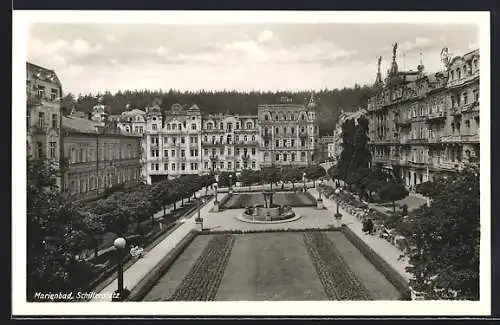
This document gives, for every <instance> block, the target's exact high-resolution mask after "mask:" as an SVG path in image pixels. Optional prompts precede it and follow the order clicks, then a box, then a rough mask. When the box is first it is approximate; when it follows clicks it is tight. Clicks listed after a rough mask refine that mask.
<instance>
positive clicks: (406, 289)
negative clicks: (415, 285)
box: [340, 224, 411, 300]
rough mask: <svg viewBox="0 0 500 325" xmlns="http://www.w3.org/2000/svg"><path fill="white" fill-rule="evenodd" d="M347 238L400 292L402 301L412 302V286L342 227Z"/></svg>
mask: <svg viewBox="0 0 500 325" xmlns="http://www.w3.org/2000/svg"><path fill="white" fill-rule="evenodd" d="M340 230H341V231H342V232H343V233H344V235H345V237H346V238H347V239H348V240H349V241H350V242H351V243H352V244H353V245H354V246H355V247H356V248H357V249H358V250H359V251H360V252H361V253H362V254H363V255H364V256H365V257H366V259H368V261H370V263H372V264H373V266H375V268H376V269H377V270H379V271H380V273H382V274H383V275H384V276H385V277H386V279H387V280H389V282H390V283H391V284H392V285H393V286H394V287H395V288H396V289H397V290H398V291H399V292H400V294H401V297H402V298H401V299H402V300H411V299H409V298H410V297H411V293H410V292H411V290H410V284H409V283H408V281H406V279H405V278H404V277H403V276H402V275H401V274H399V273H398V272H397V271H396V270H395V269H394V268H393V267H392V266H390V265H389V263H387V262H386V261H385V260H384V259H383V258H382V257H381V256H380V255H379V254H378V253H377V252H375V251H374V250H373V249H372V248H371V247H370V246H368V244H366V243H365V242H364V241H363V240H362V239H361V238H359V237H358V236H357V235H356V234H355V233H354V232H353V231H352V230H351V229H350V228H349V227H348V226H346V225H345V224H343V225H342V227H341V229H340Z"/></svg>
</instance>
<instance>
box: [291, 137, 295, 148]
mask: <svg viewBox="0 0 500 325" xmlns="http://www.w3.org/2000/svg"><path fill="white" fill-rule="evenodd" d="M291 146H292V148H293V147H294V146H295V140H294V139H292V140H291Z"/></svg>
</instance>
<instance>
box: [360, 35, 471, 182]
mask: <svg viewBox="0 0 500 325" xmlns="http://www.w3.org/2000/svg"><path fill="white" fill-rule="evenodd" d="M396 50H397V44H395V45H394V48H393V60H392V64H391V68H390V70H389V71H388V74H387V78H386V79H385V81H384V82H383V83H378V86H379V88H380V91H379V92H378V93H377V95H375V96H373V97H372V98H370V99H369V101H368V112H367V118H368V119H369V121H370V135H369V137H370V148H371V151H372V157H373V160H372V162H373V164H380V165H381V166H382V167H383V168H385V169H388V170H392V171H393V173H394V174H395V175H397V176H399V177H401V178H402V179H403V180H404V183H405V184H406V186H408V187H412V186H415V185H417V184H420V183H422V182H426V181H428V180H432V179H433V177H435V176H438V175H442V174H446V173H449V172H454V171H457V170H459V169H461V168H462V167H463V165H464V163H467V162H473V161H474V160H475V159H474V158H479V153H480V150H479V50H474V51H471V52H469V53H466V54H465V55H463V56H455V57H453V58H451V57H450V56H449V55H448V50H447V49H446V48H445V49H443V51H442V61H443V65H444V69H443V71H440V72H437V73H432V74H426V73H424V66H423V64H422V62H421V63H420V65H419V66H418V67H417V71H399V70H398V65H397V62H396ZM379 64H380V61H379ZM379 70H380V68H379ZM377 80H379V77H377Z"/></svg>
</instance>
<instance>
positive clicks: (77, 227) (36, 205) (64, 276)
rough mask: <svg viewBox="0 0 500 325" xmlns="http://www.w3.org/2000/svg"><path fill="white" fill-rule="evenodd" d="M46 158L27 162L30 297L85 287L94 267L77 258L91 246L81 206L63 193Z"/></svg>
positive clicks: (28, 282) (28, 287) (29, 299)
mask: <svg viewBox="0 0 500 325" xmlns="http://www.w3.org/2000/svg"><path fill="white" fill-rule="evenodd" d="M56 176H57V173H56V171H55V169H54V168H53V166H51V165H50V163H48V162H46V161H41V160H31V159H28V161H27V192H26V194H27V215H26V217H27V221H28V222H27V241H28V242H27V246H28V254H27V263H26V265H27V300H28V301H32V300H33V299H34V293H35V292H54V291H69V290H75V289H82V288H83V287H84V286H85V284H86V283H88V280H89V277H90V275H91V272H92V270H91V266H90V265H89V264H88V263H86V262H85V261H79V260H77V259H76V255H77V254H79V253H80V252H81V251H82V250H83V249H85V248H87V247H89V246H90V245H91V243H89V238H88V236H87V234H86V233H85V232H84V231H83V229H82V227H81V225H82V216H81V215H80V213H79V211H78V209H77V207H76V205H75V204H73V203H72V202H71V201H69V200H68V199H67V198H66V197H65V196H63V195H61V193H60V192H59V189H58V187H57V185H56Z"/></svg>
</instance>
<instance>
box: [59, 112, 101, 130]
mask: <svg viewBox="0 0 500 325" xmlns="http://www.w3.org/2000/svg"><path fill="white" fill-rule="evenodd" d="M62 125H63V128H65V129H66V130H68V131H74V132H80V133H93V134H95V133H96V132H97V131H96V127H98V126H103V125H104V123H102V122H96V121H92V120H89V119H84V118H80V117H76V116H68V117H66V116H63V117H62Z"/></svg>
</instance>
